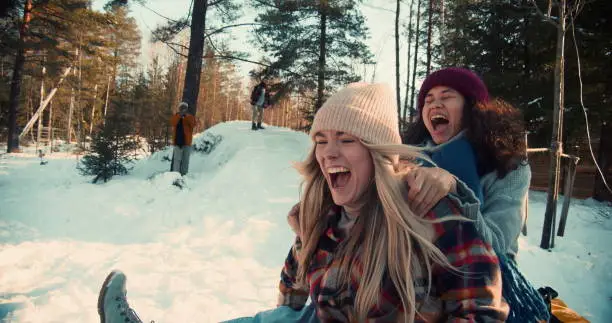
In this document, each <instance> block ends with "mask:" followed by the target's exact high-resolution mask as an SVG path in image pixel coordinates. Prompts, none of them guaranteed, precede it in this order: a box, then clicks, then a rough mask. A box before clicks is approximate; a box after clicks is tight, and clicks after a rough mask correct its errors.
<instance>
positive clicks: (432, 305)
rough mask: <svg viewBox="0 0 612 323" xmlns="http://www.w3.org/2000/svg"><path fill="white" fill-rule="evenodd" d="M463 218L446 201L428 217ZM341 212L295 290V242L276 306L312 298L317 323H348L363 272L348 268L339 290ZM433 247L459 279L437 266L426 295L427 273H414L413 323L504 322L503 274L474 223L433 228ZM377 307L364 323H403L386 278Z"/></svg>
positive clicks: (300, 303) (300, 304)
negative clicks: (337, 256) (302, 284)
mask: <svg viewBox="0 0 612 323" xmlns="http://www.w3.org/2000/svg"><path fill="white" fill-rule="evenodd" d="M450 215H461V214H460V213H459V209H458V208H457V207H456V205H455V204H454V202H453V201H452V200H451V199H450V198H444V199H443V200H441V201H440V203H438V204H437V205H436V207H435V208H434V209H432V210H431V211H430V212H429V213H428V214H427V217H428V218H430V219H440V218H443V217H446V216H450ZM339 219H340V210H339V208H333V209H332V210H331V211H330V213H329V226H328V229H327V230H326V232H325V233H324V234H323V235H322V236H321V238H320V240H319V248H318V250H317V251H316V252H315V255H314V259H313V262H312V264H311V266H310V270H309V272H308V285H309V286H305V287H300V286H297V284H296V278H295V277H296V274H297V266H298V262H297V253H298V252H299V249H300V248H301V242H300V241H299V238H298V239H296V242H295V243H294V245H293V246H292V248H291V250H290V251H289V255H288V256H287V259H286V261H285V266H284V268H283V270H282V272H281V281H280V286H279V287H280V298H279V305H286V306H290V307H292V308H294V309H301V308H302V307H303V306H304V304H305V303H306V301H307V299H308V297H309V296H310V298H311V300H312V302H313V303H314V305H315V307H316V309H317V316H318V318H319V320H320V321H321V322H350V321H351V319H350V317H352V314H351V313H352V311H353V304H354V302H355V297H356V294H357V290H358V289H359V284H360V278H361V268H359V267H361V266H359V263H358V260H357V263H358V265H357V266H353V268H351V283H350V284H349V286H340V284H339V283H338V281H337V279H336V278H337V277H336V273H337V270H338V268H339V264H340V259H335V257H334V252H335V251H336V248H337V247H338V244H339V243H340V242H341V241H342V240H343V237H345V236H346V234H348V232H343V231H342V230H341V229H340V228H338V226H337V224H338V221H339ZM433 226H434V229H435V238H434V244H435V245H436V246H437V247H438V248H439V249H440V250H441V251H442V252H443V253H444V254H445V255H446V256H447V259H448V261H449V262H450V263H451V264H452V265H453V266H455V267H456V268H458V269H459V270H461V272H462V273H466V274H460V273H459V274H458V273H456V272H451V271H449V270H447V269H446V268H443V267H441V266H438V265H435V266H434V267H433V268H432V269H433V273H432V281H431V290H430V294H429V295H427V286H428V277H427V273H426V271H425V270H424V269H423V268H421V267H420V265H415V266H414V268H413V273H414V275H415V277H414V283H415V286H414V287H415V292H416V301H417V306H418V308H417V317H416V319H415V322H503V321H504V320H505V319H506V317H507V315H508V311H509V308H508V305H507V304H506V303H505V301H504V300H503V298H502V295H501V287H502V286H501V285H502V281H501V272H500V268H499V262H498V259H497V256H496V255H495V253H494V252H493V250H492V248H491V246H489V245H488V244H486V243H484V242H483V241H482V239H481V238H479V236H478V233H477V231H476V228H475V226H474V224H473V223H471V222H468V221H457V220H453V221H447V222H442V223H435V224H433ZM381 286H382V288H381V291H380V296H379V301H378V304H376V306H374V307H373V308H372V309H371V310H370V311H369V314H368V322H377V323H382V322H399V321H403V314H404V311H403V308H402V305H401V301H400V298H399V295H398V294H397V292H396V290H395V288H394V286H393V283H392V282H391V279H390V278H389V277H388V276H387V275H385V277H384V279H383V282H382V284H381Z"/></svg>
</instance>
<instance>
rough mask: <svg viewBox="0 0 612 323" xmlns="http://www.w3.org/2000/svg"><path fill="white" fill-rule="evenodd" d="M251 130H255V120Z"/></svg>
mask: <svg viewBox="0 0 612 323" xmlns="http://www.w3.org/2000/svg"><path fill="white" fill-rule="evenodd" d="M251 130H257V125H256V124H255V122H253V125H252V126H251Z"/></svg>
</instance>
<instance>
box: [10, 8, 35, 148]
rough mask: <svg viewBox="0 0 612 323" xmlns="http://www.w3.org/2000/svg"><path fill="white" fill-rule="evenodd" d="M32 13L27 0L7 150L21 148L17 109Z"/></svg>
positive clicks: (12, 92)
mask: <svg viewBox="0 0 612 323" xmlns="http://www.w3.org/2000/svg"><path fill="white" fill-rule="evenodd" d="M31 13H32V0H26V2H25V5H24V10H23V23H22V24H21V28H20V29H19V39H20V41H19V45H18V46H19V47H18V49H17V55H16V56H15V65H14V67H13V79H12V80H11V96H10V103H9V119H8V122H9V124H8V139H7V149H6V150H7V152H9V153H10V152H13V151H16V150H19V134H18V133H17V110H18V109H19V96H20V94H21V73H22V71H23V64H24V63H25V45H24V43H25V37H26V36H27V32H28V27H29V23H30V19H31Z"/></svg>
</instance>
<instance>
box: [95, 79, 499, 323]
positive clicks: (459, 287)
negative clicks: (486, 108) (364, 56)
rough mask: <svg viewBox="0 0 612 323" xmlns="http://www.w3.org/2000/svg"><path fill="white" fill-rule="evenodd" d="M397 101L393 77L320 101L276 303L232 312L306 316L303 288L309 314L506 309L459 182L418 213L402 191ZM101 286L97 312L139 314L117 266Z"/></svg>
mask: <svg viewBox="0 0 612 323" xmlns="http://www.w3.org/2000/svg"><path fill="white" fill-rule="evenodd" d="M394 102H395V96H394V94H393V91H392V90H391V88H390V87H389V86H387V85H382V84H364V83H357V84H351V85H349V86H348V87H346V88H345V89H343V90H341V91H339V92H338V93H336V94H335V95H333V96H332V97H330V98H329V99H328V100H327V101H326V102H325V104H324V105H323V107H322V108H321V109H320V110H319V111H318V112H317V114H316V116H315V119H314V121H313V124H312V128H311V131H310V136H311V138H312V140H313V146H312V149H311V151H310V154H309V155H308V158H307V159H306V160H305V161H304V162H302V163H301V164H299V165H298V170H299V171H300V173H301V174H302V175H303V179H304V183H303V193H302V196H301V199H300V208H299V213H300V215H299V222H300V223H299V228H300V230H299V231H300V232H299V233H300V234H299V235H298V236H299V237H298V238H296V241H295V243H294V245H293V246H292V247H291V250H290V252H289V255H288V256H287V259H286V262H285V266H284V268H283V270H282V272H281V281H280V297H279V310H272V311H268V312H266V315H261V314H258V315H257V316H255V317H253V318H242V319H238V320H234V321H235V322H292V321H293V322H298V321H302V322H303V321H304V320H308V319H309V318H308V317H309V315H311V314H312V313H306V314H304V313H302V312H300V310H302V309H303V308H304V305H305V303H306V300H307V299H308V297H310V299H311V301H312V304H313V305H314V306H313V307H314V310H315V311H316V318H314V317H311V318H310V320H316V319H318V320H319V321H321V322H446V321H453V322H476V321H478V322H503V321H504V320H505V318H506V316H507V313H508V306H507V305H506V304H505V302H504V301H503V299H502V296H501V280H500V270H499V264H498V259H497V257H496V255H495V253H494V252H493V251H492V249H491V246H490V245H487V244H486V243H484V242H483V241H482V239H480V238H479V236H478V233H477V231H476V228H475V226H474V224H473V222H471V221H467V220H466V219H465V218H463V217H462V214H461V210H460V209H459V208H458V206H457V205H458V203H459V202H460V198H461V196H462V192H457V194H453V195H451V196H449V197H445V198H443V199H442V200H441V201H440V203H438V204H437V205H436V206H435V207H434V208H433V209H432V210H431V211H430V212H428V213H427V214H426V216H424V217H421V216H418V215H416V214H414V213H413V212H412V211H411V210H410V208H409V206H408V204H407V203H406V202H405V198H404V197H405V196H406V194H407V191H406V186H405V182H404V180H403V179H402V178H403V175H404V174H403V173H402V171H401V170H400V168H401V167H400V164H399V158H400V157H401V158H402V159H409V158H414V157H417V156H419V154H418V151H417V150H416V149H415V148H413V147H411V146H405V145H402V144H401V138H400V135H399V131H398V117H397V110H396V106H395V104H394ZM466 196H467V195H466ZM104 286H108V287H103V288H102V290H101V294H100V303H99V312H100V315H101V318H102V322H103V323H115V322H116V321H113V319H112V318H113V317H118V318H124V317H126V315H128V316H129V315H133V317H136V316H135V313H134V312H133V310H131V309H130V308H129V306H128V305H127V300H126V299H125V276H123V275H122V274H120V273H114V274H111V275H109V277H108V278H107V281H106V282H105V284H104ZM313 307H309V308H311V309H312V308H313ZM117 308H120V309H121V310H117ZM120 312H123V313H124V315H123V316H121V315H120ZM288 313H289V314H288ZM290 313H295V314H294V315H293V316H292V315H291V314H290ZM275 314H278V315H276V317H275ZM130 317H132V316H130ZM117 322H119V321H117ZM135 322H138V321H135Z"/></svg>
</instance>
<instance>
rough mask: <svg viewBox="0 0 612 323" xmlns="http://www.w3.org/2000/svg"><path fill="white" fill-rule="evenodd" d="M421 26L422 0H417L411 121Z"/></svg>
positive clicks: (411, 119)
mask: <svg viewBox="0 0 612 323" xmlns="http://www.w3.org/2000/svg"><path fill="white" fill-rule="evenodd" d="M420 27H421V0H418V1H417V22H416V28H415V29H414V34H415V37H414V38H415V41H414V60H413V63H412V84H410V85H411V86H412V92H411V94H410V122H413V121H414V115H415V112H416V111H415V109H414V91H415V90H416V89H415V86H414V82H415V81H416V72H417V58H418V56H419V28H420Z"/></svg>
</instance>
